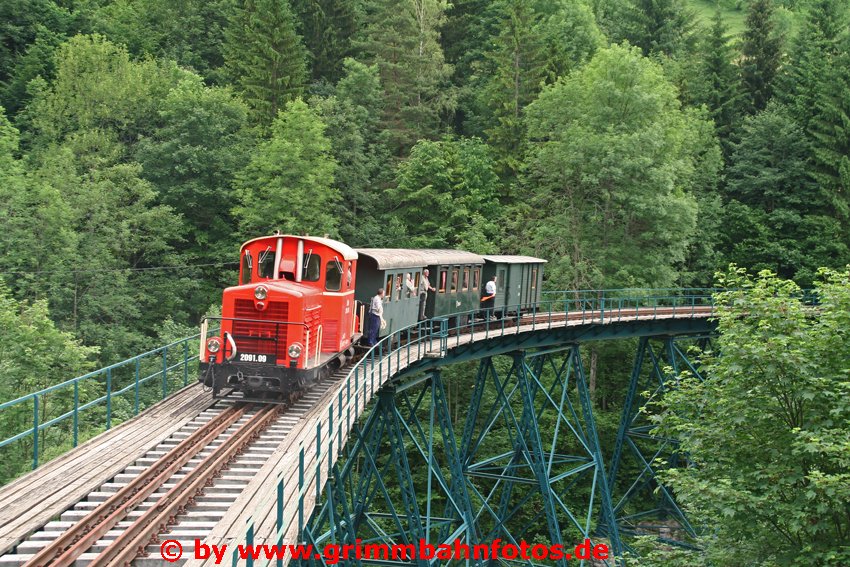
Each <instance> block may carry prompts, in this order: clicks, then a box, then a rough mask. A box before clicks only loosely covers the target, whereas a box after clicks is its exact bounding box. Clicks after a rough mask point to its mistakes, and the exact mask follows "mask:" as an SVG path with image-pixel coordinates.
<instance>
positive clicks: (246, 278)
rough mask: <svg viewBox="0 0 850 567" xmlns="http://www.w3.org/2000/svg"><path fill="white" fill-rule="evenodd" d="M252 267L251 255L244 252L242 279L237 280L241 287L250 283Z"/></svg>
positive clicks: (246, 251)
mask: <svg viewBox="0 0 850 567" xmlns="http://www.w3.org/2000/svg"><path fill="white" fill-rule="evenodd" d="M253 267H254V261H253V259H252V258H251V253H250V252H249V251H248V250H245V255H244V256H242V278H241V279H240V280H239V283H240V284H241V285H245V284H246V283H249V282H250V281H251V269H252V268H253Z"/></svg>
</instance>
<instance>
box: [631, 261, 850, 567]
mask: <svg viewBox="0 0 850 567" xmlns="http://www.w3.org/2000/svg"><path fill="white" fill-rule="evenodd" d="M718 283H719V284H720V285H722V286H724V287H727V288H729V289H730V291H727V292H724V293H721V294H720V295H719V296H718V297H717V298H716V300H717V305H718V306H719V330H720V338H719V340H718V342H717V345H716V352H715V354H713V355H711V356H708V357H706V358H705V359H704V360H703V361H702V371H703V372H704V374H705V376H707V377H709V378H708V379H707V380H705V381H704V382H699V381H697V380H695V379H693V378H683V379H682V380H681V381H680V382H678V385H677V387H676V388H675V389H674V390H673V391H671V392H669V393H668V394H667V395H666V396H665V398H664V400H663V402H662V407H663V409H664V410H666V411H664V413H662V414H661V415H660V418H659V420H660V421H659V431H660V432H661V433H662V434H664V435H667V436H671V437H675V438H678V439H679V442H680V448H681V452H682V455H683V458H684V457H685V456H687V457H686V458H687V459H689V460H690V461H691V462H692V463H693V466H689V467H685V468H676V469H671V470H668V471H666V473H664V475H663V477H664V478H665V479H666V480H667V481H668V482H670V483H671V484H672V486H673V487H674V489H675V491H676V495H677V498H678V500H679V502H680V503H681V504H682V505H684V507H685V510H686V511H687V513H689V514H690V517H691V519H692V520H695V521H697V522H698V523H705V524H710V525H712V526H713V527H712V530H711V531H710V532H709V533H707V534H706V536H705V537H704V538H703V540H702V541H700V545H701V546H702V547H703V549H704V550H705V552H704V554H705V559H707V560H708V563H709V564H713V565H734V564H737V563H739V562H740V558H741V557H748V558H750V559H748V560H747V561H748V562H749V563H750V564H752V565H763V566H768V565H770V566H772V565H800V566H803V565H806V566H808V565H825V566H836V567H837V566H839V565H847V564H848V562H850V548H848V547H847V545H846V542H847V541H848V539H847V538H848V533H850V518H848V516H847V510H848V507H850V473H848V470H850V437H848V435H847V424H848V423H850V380H848V373H850V365H848V360H850V341H848V340H847V336H846V329H847V328H849V327H850V273H849V272H847V271H844V272H832V271H823V272H821V274H820V275H819V277H818V280H817V282H816V285H815V289H816V294H817V295H816V296H817V299H818V304H817V306H816V307H812V306H810V305H806V304H804V303H803V302H802V301H801V296H802V293H801V290H800V288H799V287H798V286H797V285H796V284H794V283H793V282H791V281H788V280H783V279H780V278H777V277H776V276H775V275H774V274H772V273H770V272H769V271H764V272H761V273H760V274H759V276H758V278H752V277H750V276H748V275H747V274H746V273H745V271H744V270H743V269H734V267H733V269H731V270H730V271H729V272H728V273H726V274H723V275H722V277H720V279H719V280H718ZM680 561H681V560H680ZM642 564H644V563H642ZM646 564H647V565H659V564H660V565H671V564H678V565H682V564H688V565H698V564H702V563H701V562H700V561H699V560H691V561H689V560H684V562H679V563H670V562H665V561H659V562H655V561H651V562H647V563H646Z"/></svg>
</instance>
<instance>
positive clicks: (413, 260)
mask: <svg viewBox="0 0 850 567" xmlns="http://www.w3.org/2000/svg"><path fill="white" fill-rule="evenodd" d="M357 252H358V253H359V254H361V255H363V256H368V257H370V258H372V259H373V260H375V263H376V264H377V267H378V269H379V270H391V269H393V268H421V267H425V266H434V265H442V264H483V263H484V258H483V257H481V256H479V255H478V254H473V253H471V252H465V251H463V250H428V249H423V248H420V249H413V248H358V249H357Z"/></svg>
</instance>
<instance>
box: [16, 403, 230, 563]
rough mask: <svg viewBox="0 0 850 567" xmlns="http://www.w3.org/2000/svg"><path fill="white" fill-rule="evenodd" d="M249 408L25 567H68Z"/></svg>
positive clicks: (165, 461)
mask: <svg viewBox="0 0 850 567" xmlns="http://www.w3.org/2000/svg"><path fill="white" fill-rule="evenodd" d="M246 409H247V408H245V407H244V406H243V407H235V406H234V407H230V408H228V409H226V410H225V411H223V412H221V413H220V414H219V415H217V416H216V417H215V418H213V419H211V420H210V421H209V422H208V423H206V424H204V425H203V426H202V427H199V428H198V429H197V430H196V431H193V432H192V434H191V435H189V436H188V437H186V439H184V440H183V441H181V442H180V443H179V444H177V445H176V446H175V447H174V448H173V449H171V450H170V451H168V452H167V453H166V454H165V455H163V456H162V457H160V458H159V460H157V461H156V462H155V463H154V464H153V465H151V466H150V467H149V468H147V469H145V470H144V471H142V472H141V473H140V474H139V476H137V477H136V478H134V479H133V480H132V481H130V482H129V483H128V484H127V485H126V486H124V487H122V488H121V489H120V490H119V491H118V492H116V493H115V494H113V495H112V496H111V497H109V498H108V499H107V500H106V501H105V502H103V503H102V504H101V505H100V506H98V507H97V508H95V509H94V510H92V511H91V513H90V514H89V515H88V516H86V517H85V518H83V519H82V520H80V521H79V522H77V523H76V524H74V525H73V526H72V527H71V528H69V529H68V530H66V531H65V532H64V533H62V535H61V536H59V537H58V538H56V539H55V540H53V541H52V542H50V543H49V544H48V545H47V546H46V547H45V548H44V549H42V550H41V551H40V552H39V553H37V554H36V555H34V556H33V557H32V558H31V559H30V560H29V561H27V562H26V563H25V564H24V567H43V566H47V565H50V567H68V566H70V565H73V564H74V562H75V561H76V559H77V558H78V557H79V556H80V555H82V554H83V553H85V551H86V550H87V549H88V548H90V547H91V546H92V545H94V544H95V543H96V542H97V540H99V539H100V538H101V537H103V536H104V535H105V534H106V533H107V532H108V531H109V530H111V529H112V528H113V527H115V525H117V524H118V522H120V521H121V520H123V519H124V518H125V517H127V515H128V514H129V513H130V512H131V511H132V510H133V509H135V508H136V507H137V506H138V505H139V504H141V503H142V502H144V500H145V499H146V498H147V497H148V496H150V495H151V494H153V493H154V492H156V491H157V490H158V489H159V488H160V487H161V486H162V485H163V484H165V483H166V482H167V481H168V479H169V478H171V476H172V475H173V474H174V473H175V472H176V471H178V470H180V469H181V468H182V467H183V466H184V465H185V464H186V463H187V462H189V461H190V460H191V459H192V458H193V457H195V456H196V455H197V454H198V453H200V452H201V451H202V450H203V449H204V447H206V446H207V445H209V444H210V442H212V441H213V440H214V439H215V438H216V437H218V436H219V435H220V434H221V433H222V432H223V431H225V430H227V428H228V427H230V426H231V425H232V424H234V423H236V422H237V421H238V420H239V419H240V418H241V417H242V416H243V415H244V413H245V411H246Z"/></svg>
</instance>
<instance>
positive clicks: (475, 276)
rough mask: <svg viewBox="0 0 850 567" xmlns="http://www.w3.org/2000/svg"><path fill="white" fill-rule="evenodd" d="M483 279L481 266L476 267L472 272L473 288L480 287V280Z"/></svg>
mask: <svg viewBox="0 0 850 567" xmlns="http://www.w3.org/2000/svg"><path fill="white" fill-rule="evenodd" d="M480 279H481V268H475V271H474V272H472V289H478V282H479V281H480Z"/></svg>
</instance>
